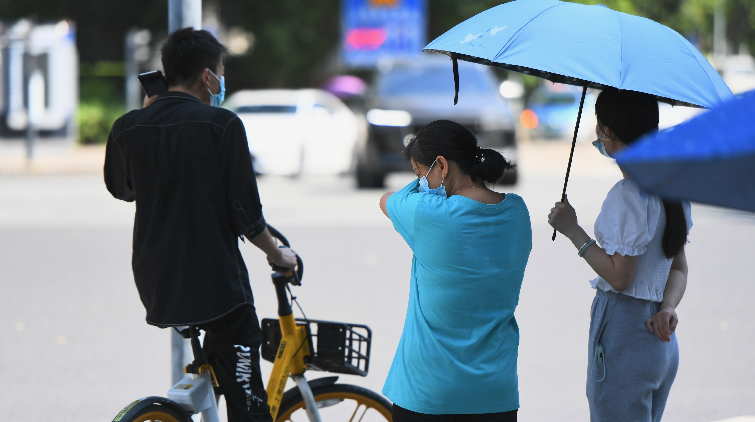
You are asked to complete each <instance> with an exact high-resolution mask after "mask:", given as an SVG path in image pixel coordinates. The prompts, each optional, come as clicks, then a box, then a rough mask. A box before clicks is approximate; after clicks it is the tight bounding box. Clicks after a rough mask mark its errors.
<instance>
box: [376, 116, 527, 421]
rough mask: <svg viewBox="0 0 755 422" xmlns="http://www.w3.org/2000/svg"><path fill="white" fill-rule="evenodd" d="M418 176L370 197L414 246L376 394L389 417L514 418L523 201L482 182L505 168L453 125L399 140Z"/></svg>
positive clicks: (505, 164)
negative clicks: (405, 299)
mask: <svg viewBox="0 0 755 422" xmlns="http://www.w3.org/2000/svg"><path fill="white" fill-rule="evenodd" d="M405 155H406V157H407V158H408V159H409V160H411V162H412V168H413V169H414V173H415V174H416V175H417V177H419V178H420V179H419V180H415V181H413V182H411V183H409V184H408V185H407V186H406V187H404V188H403V189H401V190H400V191H398V192H395V193H394V192H388V193H386V194H385V195H383V197H382V198H381V199H380V208H381V209H382V210H383V212H384V213H385V214H386V215H387V216H388V217H389V218H390V219H391V222H392V223H393V226H394V228H395V229H396V231H397V232H399V234H400V235H401V236H402V237H403V238H404V240H405V241H406V243H407V244H408V245H409V247H410V248H411V249H412V251H413V252H414V257H413V258H412V274H411V283H410V287H409V306H408V309H407V313H406V320H405V322H404V331H403V333H402V335H401V340H400V341H399V345H398V348H397V350H396V355H395V356H394V358H393V363H392V364H391V369H390V372H389V373H388V378H387V379H386V381H385V386H384V387H383V394H385V395H386V396H387V397H388V398H389V399H391V400H392V401H393V403H394V404H393V421H394V422H404V421H411V422H421V421H459V420H474V421H476V422H486V421H496V422H499V421H500V422H503V421H506V422H508V421H516V412H517V409H518V408H519V389H518V381H517V373H516V365H517V356H518V347H519V328H518V326H517V324H516V319H515V318H514V310H515V309H516V305H517V303H518V302H519V291H520V289H521V286H522V278H523V276H524V269H525V267H526V266H527V259H528V258H529V254H530V250H531V249H532V227H531V225H530V218H529V213H528V212H527V207H526V206H525V205H524V201H523V200H522V198H520V197H519V196H517V195H514V194H511V193H509V194H501V193H497V192H494V191H492V190H490V189H488V188H487V186H486V185H485V182H489V183H494V182H495V181H497V180H499V179H500V178H501V176H502V175H503V171H504V170H505V169H506V168H510V167H511V165H510V164H509V163H508V162H507V161H506V160H505V159H504V158H503V156H501V154H499V153H498V152H496V151H494V150H491V149H481V148H480V147H479V146H478V145H477V140H476V139H475V137H474V135H472V133H470V132H469V131H468V130H467V129H466V128H464V127H463V126H461V125H460V124H458V123H455V122H451V121H448V120H438V121H435V122H432V123H430V124H428V125H427V126H425V127H424V128H422V130H420V131H419V133H417V136H416V137H414V138H413V139H411V141H410V142H409V143H408V144H407V145H406V151H405Z"/></svg>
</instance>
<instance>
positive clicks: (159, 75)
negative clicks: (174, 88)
mask: <svg viewBox="0 0 755 422" xmlns="http://www.w3.org/2000/svg"><path fill="white" fill-rule="evenodd" d="M139 82H141V84H142V88H144V92H146V93H147V96H148V97H152V96H154V95H158V94H162V93H163V92H166V91H167V90H168V82H167V81H166V80H165V77H164V76H163V72H161V71H159V70H153V71H151V72H144V73H140V74H139Z"/></svg>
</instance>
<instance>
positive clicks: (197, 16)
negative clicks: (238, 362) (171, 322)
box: [168, 0, 202, 385]
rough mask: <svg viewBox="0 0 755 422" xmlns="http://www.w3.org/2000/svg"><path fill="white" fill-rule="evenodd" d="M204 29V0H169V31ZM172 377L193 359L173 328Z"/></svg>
mask: <svg viewBox="0 0 755 422" xmlns="http://www.w3.org/2000/svg"><path fill="white" fill-rule="evenodd" d="M189 26H191V27H193V28H194V29H202V0H168V33H171V32H173V31H176V30H179V29H181V28H186V27H189ZM170 331H171V334H170V345H171V346H170V349H171V360H172V364H171V368H172V369H171V375H172V376H171V378H172V380H173V382H172V383H171V385H175V384H176V383H177V382H178V381H181V378H183V368H184V366H186V364H187V363H189V362H190V361H191V353H190V352H189V351H190V350H191V346H190V345H189V340H186V339H184V338H183V337H181V335H180V334H178V333H177V332H176V330H173V329H171V330H170Z"/></svg>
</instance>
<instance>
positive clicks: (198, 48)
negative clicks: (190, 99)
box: [160, 27, 228, 87]
mask: <svg viewBox="0 0 755 422" xmlns="http://www.w3.org/2000/svg"><path fill="white" fill-rule="evenodd" d="M160 54H161V56H162V62H163V70H164V71H165V79H166V80H167V81H168V86H176V85H178V86H186V87H188V86H190V85H192V84H194V82H195V81H196V80H197V78H198V77H199V75H200V74H201V73H202V72H203V71H204V70H205V69H210V70H212V71H213V72H215V69H216V68H217V66H218V64H220V62H221V60H225V58H226V57H228V49H227V48H225V46H223V44H220V43H219V42H218V40H216V39H215V37H213V36H212V34H210V33H209V32H207V31H205V30H195V29H194V28H191V27H189V28H183V29H179V30H177V31H175V32H173V33H171V34H170V35H168V39H167V40H166V41H165V43H163V46H162V48H161V49H160Z"/></svg>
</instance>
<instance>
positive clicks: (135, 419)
mask: <svg viewBox="0 0 755 422" xmlns="http://www.w3.org/2000/svg"><path fill="white" fill-rule="evenodd" d="M268 229H269V231H270V233H271V234H272V235H273V237H275V238H277V239H278V240H280V242H281V243H282V244H284V245H286V246H289V243H288V241H287V240H286V238H285V237H284V236H283V235H282V234H281V233H280V232H278V231H277V230H275V229H274V228H273V227H272V226H268ZM297 261H298V265H297V268H296V270H295V271H294V272H293V273H292V274H289V275H283V274H280V273H277V272H276V273H273V275H272V279H273V285H274V286H275V294H276V296H277V298H278V319H263V320H262V324H261V325H262V336H263V340H262V350H261V355H262V358H263V359H265V360H268V361H270V362H273V370H272V372H271V373H270V379H269V381H268V384H267V388H266V390H267V396H268V404H269V405H270V413H271V414H272V417H273V420H274V421H276V422H283V421H291V422H299V421H302V422H304V421H309V422H340V421H348V422H357V421H359V422H372V421H376V422H383V421H389V422H390V421H392V419H391V403H390V402H389V401H388V400H387V399H386V398H385V397H383V396H382V395H380V394H378V393H375V392H373V391H371V390H368V389H366V388H362V387H359V386H356V385H349V384H341V383H338V382H337V381H338V377H337V376H330V377H324V378H317V379H313V380H310V381H308V380H307V379H306V378H305V376H304V373H305V372H306V371H307V370H315V371H326V372H335V373H341V374H350V375H359V376H367V372H368V369H369V360H370V344H371V340H372V332H371V331H370V329H369V327H367V326H365V325H358V324H347V323H340V322H329V321H318V320H311V319H307V318H306V317H305V318H301V319H295V318H294V315H293V311H292V309H291V299H293V300H294V301H296V298H294V297H293V296H291V295H290V293H291V290H290V287H289V286H291V285H292V286H300V285H301V280H302V276H303V275H304V265H303V263H302V261H301V258H299V257H298V256H297ZM297 305H298V302H297ZM299 308H300V309H301V307H299ZM303 314H304V313H303V312H302V315H303ZM180 332H181V334H182V335H183V336H184V337H186V338H190V339H191V346H192V351H193V353H194V361H193V362H192V363H190V364H189V365H187V366H186V368H184V372H185V373H186V376H185V377H184V378H183V379H181V381H179V382H178V383H177V384H176V385H174V386H173V387H172V388H171V389H170V390H168V397H167V398H166V397H145V398H142V399H139V400H136V401H134V402H132V403H130V404H129V405H128V406H126V407H125V408H124V409H123V410H122V411H121V412H120V413H118V415H116V417H115V418H114V419H113V422H142V421H161V422H192V421H193V420H194V419H192V416H193V415H197V414H199V415H201V419H202V421H203V422H219V420H220V419H219V416H218V409H217V401H216V397H215V393H214V390H213V386H217V381H216V380H215V375H214V373H213V370H212V367H211V366H210V365H209V364H207V362H206V361H205V359H204V357H203V356H202V349H201V345H200V342H199V329H198V328H197V327H193V326H192V327H187V328H186V329H183V330H181V331H180ZM289 378H291V379H293V380H294V383H295V386H294V387H292V388H290V389H289V390H286V385H287V384H288V379H289Z"/></svg>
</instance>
